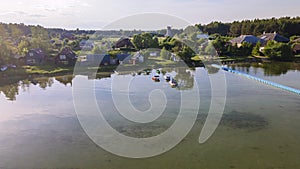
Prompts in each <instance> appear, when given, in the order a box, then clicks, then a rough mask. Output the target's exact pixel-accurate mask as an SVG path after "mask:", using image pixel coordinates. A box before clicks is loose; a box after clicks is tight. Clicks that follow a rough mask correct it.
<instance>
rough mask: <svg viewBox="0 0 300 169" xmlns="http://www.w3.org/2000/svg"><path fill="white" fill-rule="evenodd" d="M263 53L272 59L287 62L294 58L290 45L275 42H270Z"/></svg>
mask: <svg viewBox="0 0 300 169" xmlns="http://www.w3.org/2000/svg"><path fill="white" fill-rule="evenodd" d="M263 53H264V55H265V56H268V57H270V58H271V59H274V60H281V61H287V60H290V59H291V58H292V57H293V50H292V48H291V46H290V45H288V44H286V43H278V42H274V41H269V42H268V43H267V45H266V46H265V48H264V50H263Z"/></svg>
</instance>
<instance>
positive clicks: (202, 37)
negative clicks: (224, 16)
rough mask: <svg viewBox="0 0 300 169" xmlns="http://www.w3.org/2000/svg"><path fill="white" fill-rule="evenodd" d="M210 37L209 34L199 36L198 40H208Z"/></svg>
mask: <svg viewBox="0 0 300 169" xmlns="http://www.w3.org/2000/svg"><path fill="white" fill-rule="evenodd" d="M208 38H209V36H208V35H207V34H198V35H197V39H208Z"/></svg>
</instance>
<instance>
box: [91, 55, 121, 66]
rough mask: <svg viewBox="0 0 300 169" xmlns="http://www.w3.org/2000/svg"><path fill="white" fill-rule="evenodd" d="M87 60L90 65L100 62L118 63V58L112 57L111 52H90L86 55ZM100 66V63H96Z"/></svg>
mask: <svg viewBox="0 0 300 169" xmlns="http://www.w3.org/2000/svg"><path fill="white" fill-rule="evenodd" d="M86 62H87V63H88V64H89V65H94V64H98V63H100V65H105V66H107V65H115V64H117V61H116V59H112V58H111V56H110V55H109V54H90V55H87V56H86ZM94 66H98V65H94Z"/></svg>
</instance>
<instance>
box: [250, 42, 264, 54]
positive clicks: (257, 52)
mask: <svg viewBox="0 0 300 169" xmlns="http://www.w3.org/2000/svg"><path fill="white" fill-rule="evenodd" d="M260 46H261V43H260V42H258V43H257V44H256V45H255V46H254V48H253V50H252V56H261V55H263V54H262V53H261V52H260Z"/></svg>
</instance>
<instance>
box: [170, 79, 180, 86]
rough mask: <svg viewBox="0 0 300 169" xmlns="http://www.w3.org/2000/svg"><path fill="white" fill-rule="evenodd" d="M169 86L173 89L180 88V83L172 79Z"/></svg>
mask: <svg viewBox="0 0 300 169" xmlns="http://www.w3.org/2000/svg"><path fill="white" fill-rule="evenodd" d="M169 84H170V85H171V87H177V86H178V83H177V81H176V80H174V79H172V80H171V81H170V82H169Z"/></svg>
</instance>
